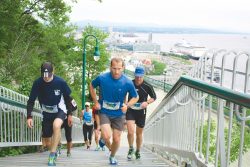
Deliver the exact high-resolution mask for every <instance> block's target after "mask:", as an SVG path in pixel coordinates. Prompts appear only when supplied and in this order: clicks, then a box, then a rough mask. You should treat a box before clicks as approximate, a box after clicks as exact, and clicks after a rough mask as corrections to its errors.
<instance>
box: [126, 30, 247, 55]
mask: <svg viewBox="0 0 250 167" xmlns="http://www.w3.org/2000/svg"><path fill="white" fill-rule="evenodd" d="M136 35H137V36H138V38H137V39H141V40H147V39H148V34H147V33H136ZM130 39H131V40H133V39H132V38H130ZM182 39H184V40H186V41H187V42H189V43H191V44H195V45H198V46H204V47H206V48H207V49H226V50H228V51H229V50H235V51H247V52H250V35H243V34H153V42H154V43H158V44H160V45H161V50H162V51H169V50H170V49H171V48H173V46H174V44H175V43H177V42H181V41H182ZM134 40H135V39H134Z"/></svg>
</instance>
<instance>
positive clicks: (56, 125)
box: [27, 62, 76, 166]
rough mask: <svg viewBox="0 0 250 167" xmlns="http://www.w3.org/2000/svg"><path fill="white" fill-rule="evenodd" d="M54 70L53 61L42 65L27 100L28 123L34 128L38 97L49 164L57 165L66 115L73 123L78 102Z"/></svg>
mask: <svg viewBox="0 0 250 167" xmlns="http://www.w3.org/2000/svg"><path fill="white" fill-rule="evenodd" d="M53 72H54V68H53V65H52V63H50V62H45V63H43V64H42V65H41V77H39V78H38V79H37V80H35V81H34V83H33V86H32V89H31V93H30V96H29V100H28V102H27V125H28V127H29V128H32V126H33V121H32V114H31V113H32V110H33V107H34V102H35V100H36V98H37V97H38V101H39V103H40V106H41V109H42V114H43V121H42V137H43V138H45V141H46V145H48V146H50V155H49V161H48V166H55V165H56V164H55V160H56V147H57V145H58V143H59V141H60V138H61V126H62V124H63V122H64V120H65V119H66V117H68V124H69V126H71V125H72V111H74V110H75V109H76V103H75V102H74V101H73V99H72V98H71V97H70V94H71V90H70V88H69V86H68V85H67V83H66V82H65V81H64V80H63V79H62V78H60V77H58V76H56V75H54V74H53ZM52 135H53V138H52V140H51V144H50V139H51V137H52Z"/></svg>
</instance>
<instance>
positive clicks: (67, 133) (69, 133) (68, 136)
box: [61, 118, 72, 142]
mask: <svg viewBox="0 0 250 167" xmlns="http://www.w3.org/2000/svg"><path fill="white" fill-rule="evenodd" d="M61 128H64V130H65V138H66V140H67V142H71V141H72V126H71V127H69V124H68V118H67V119H65V120H64V121H63V124H62V127H61Z"/></svg>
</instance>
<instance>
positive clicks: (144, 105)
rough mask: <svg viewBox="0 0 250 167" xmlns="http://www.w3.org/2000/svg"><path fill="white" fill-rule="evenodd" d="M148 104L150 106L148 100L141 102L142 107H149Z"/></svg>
mask: <svg viewBox="0 0 250 167" xmlns="http://www.w3.org/2000/svg"><path fill="white" fill-rule="evenodd" d="M147 106H148V103H147V102H146V101H144V102H143V103H141V108H142V109H145V108H147Z"/></svg>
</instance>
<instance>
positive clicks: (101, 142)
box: [99, 138, 105, 148]
mask: <svg viewBox="0 0 250 167" xmlns="http://www.w3.org/2000/svg"><path fill="white" fill-rule="evenodd" d="M99 146H100V147H101V148H103V147H104V146H105V141H104V140H103V139H102V138H101V139H100V140H99Z"/></svg>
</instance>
